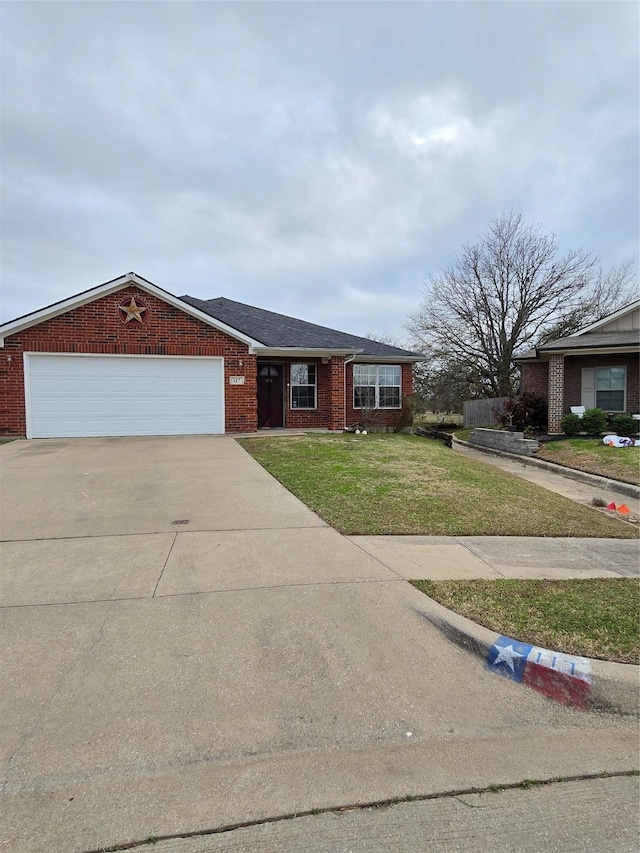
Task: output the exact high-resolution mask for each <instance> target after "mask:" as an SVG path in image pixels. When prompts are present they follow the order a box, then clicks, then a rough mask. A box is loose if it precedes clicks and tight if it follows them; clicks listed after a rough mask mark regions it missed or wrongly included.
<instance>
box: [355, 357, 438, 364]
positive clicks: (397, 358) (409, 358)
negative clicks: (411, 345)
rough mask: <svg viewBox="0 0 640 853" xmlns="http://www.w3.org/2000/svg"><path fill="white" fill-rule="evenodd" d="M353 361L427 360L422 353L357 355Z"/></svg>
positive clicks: (377, 362) (409, 361)
mask: <svg viewBox="0 0 640 853" xmlns="http://www.w3.org/2000/svg"><path fill="white" fill-rule="evenodd" d="M354 361H355V362H359V363H363V364H385V363H389V364H400V363H407V364H416V363H417V362H419V361H427V357H426V356H424V355H357V356H356V358H355V359H354Z"/></svg>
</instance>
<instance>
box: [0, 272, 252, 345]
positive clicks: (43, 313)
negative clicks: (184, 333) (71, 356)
mask: <svg viewBox="0 0 640 853" xmlns="http://www.w3.org/2000/svg"><path fill="white" fill-rule="evenodd" d="M131 284H135V285H136V287H139V288H140V289H141V290H144V291H145V292H146V293H149V294H152V295H153V296H157V297H158V298H159V299H162V300H163V301H164V302H168V303H169V304H170V305H173V306H174V307H175V308H178V309H179V310H180V311H185V312H186V313H187V314H190V315H191V316H192V317H195V318H196V319H197V320H200V321H202V322H203V323H206V324H207V325H208V326H213V327H214V328H216V329H219V330H220V331H221V332H224V333H225V334H227V335H231V337H233V338H236V339H237V340H240V341H242V342H243V343H245V344H248V346H249V347H250V348H251V347H253V346H256V345H258V346H259V342H258V341H255V340H253V339H252V338H250V337H249V336H248V335H245V334H244V332H240V331H238V329H233V328H232V327H231V326H227V325H226V324H225V323H223V322H222V321H220V320H216V319H215V318H214V317H212V316H211V315H210V314H205V313H203V312H202V311H199V310H198V308H197V307H195V306H193V305H185V304H184V303H183V302H182V300H181V299H178V297H177V296H174V295H173V293H169V291H168V290H163V289H162V288H161V287H158V285H157V284H153V283H152V282H150V281H147V279H146V278H143V277H142V276H141V275H138V274H137V273H134V272H130V273H127V274H126V275H121V276H119V277H118V278H112V279H111V280H110V281H105V282H103V284H99V285H97V286H96V287H91V288H89V289H88V290H83V291H82V292H81V293H76V294H75V296H70V297H69V298H68V299H61V300H60V301H59V302H53V303H52V304H51V305H47V306H46V307H45V308H41V309H40V310H38V311H31V313H29V314H23V315H22V316H21V317H16V319H15V320H10V321H9V322H8V323H3V324H2V325H0V347H2V346H4V339H5V338H6V337H8V336H9V335H15V334H17V333H18V332H22V331H24V330H25V329H28V328H30V327H31V326H37V325H38V324H39V323H44V322H45V320H51V319H52V318H53V317H58V316H59V315H60V314H66V312H67V311H73V310H74V309H75V308H80V307H81V306H82V305H87V304H88V303H89V302H93V301H94V300H96V299H100V298H101V297H103V296H108V295H109V294H110V293H115V292H116V291H118V290H123V289H124V288H125V287H129V285H131Z"/></svg>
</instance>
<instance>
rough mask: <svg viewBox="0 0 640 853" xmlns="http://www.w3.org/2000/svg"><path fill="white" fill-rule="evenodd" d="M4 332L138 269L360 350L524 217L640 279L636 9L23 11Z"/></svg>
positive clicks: (69, 7) (431, 6)
mask: <svg viewBox="0 0 640 853" xmlns="http://www.w3.org/2000/svg"><path fill="white" fill-rule="evenodd" d="M1 14H2V69H1V72H2V74H1V83H2V92H1V95H2V149H1V150H2V163H1V165H2V229H1V240H2V245H1V249H2V319H3V320H9V319H12V318H13V317H16V316H18V315H20V314H23V313H26V312H28V311H32V310H36V309H38V308H41V307H43V306H44V305H46V304H48V303H50V302H53V301H56V300H58V299H63V298H66V297H68V296H70V295H72V294H74V293H76V292H78V291H81V290H85V289H87V288H89V287H93V286H94V285H97V284H100V283H101V282H103V281H106V280H108V279H111V278H115V277H117V276H119V275H121V274H123V273H126V272H128V271H130V270H134V271H135V272H138V273H139V274H140V275H142V276H144V277H145V278H148V279H150V280H151V281H153V282H154V283H156V284H158V285H159V286H161V287H164V288H165V289H167V290H170V291H171V292H173V293H175V294H177V295H182V294H184V293H189V294H191V295H192V296H198V297H200V298H211V297H216V296H227V297H229V298H231V299H237V300H240V301H242V302H248V303H250V304H253V305H258V306H260V307H262V308H268V309H270V310H273V311H279V312H282V313H285V314H291V315H293V316H296V317H300V318H302V319H306V320H311V321H313V322H317V323H320V324H323V325H328V326H331V327H333V328H338V329H343V330H346V331H351V332H354V333H358V334H364V333H367V332H373V333H376V334H383V333H389V334H392V335H396V336H400V337H402V336H405V335H406V333H405V332H404V329H403V324H404V322H405V319H406V314H407V312H409V311H411V310H413V309H415V308H416V306H417V305H418V302H419V300H420V297H421V288H422V283H423V282H424V281H425V279H427V278H428V276H429V275H431V274H434V273H437V272H438V271H439V270H440V269H442V267H444V266H445V265H446V264H448V263H449V262H451V261H452V260H453V259H454V257H455V254H456V252H457V251H458V250H459V248H460V247H461V245H462V244H463V243H465V242H472V241H475V240H476V239H477V238H478V237H479V236H480V235H481V234H482V233H483V232H484V230H485V228H486V226H487V224H488V222H489V221H490V220H491V219H493V218H495V217H496V216H498V215H499V214H500V213H501V212H503V211H504V210H506V209H515V210H521V211H522V212H523V213H524V214H525V216H526V217H527V218H529V219H530V220H532V221H534V222H539V223H541V224H542V226H543V227H544V229H545V230H547V231H553V232H555V233H556V235H557V236H558V239H559V242H560V244H561V246H562V247H563V248H578V247H580V246H583V247H585V248H587V249H589V250H591V251H593V252H594V253H595V254H597V255H598V256H600V258H601V259H602V261H603V263H604V264H605V265H607V266H608V265H612V264H616V263H619V262H622V261H625V260H628V259H633V260H634V261H636V262H637V259H638V232H639V221H638V219H639V216H638V208H639V203H638V186H639V175H638V96H639V92H638V30H639V27H638V5H637V4H636V3H635V2H602V3H601V2H533V0H532V2H423V3H403V2H390V3H366V2H354V3H330V2H321V3H270V2H261V3H251V2H234V3H216V2H195V3H192V2H178V3H173V2H124V3H122V2H108V3H105V2H64V3H57V2H50V0H48V2H44V3H40V2H17V3H16V2H6V0H5V2H3V3H2V6H1Z"/></svg>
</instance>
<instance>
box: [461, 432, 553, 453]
mask: <svg viewBox="0 0 640 853" xmlns="http://www.w3.org/2000/svg"><path fill="white" fill-rule="evenodd" d="M469 444H475V445H477V446H478V447H487V448H490V449H491V450H502V451H503V452H504V453H517V454H518V455H520V456H532V455H533V454H534V453H535V452H536V450H537V449H538V447H539V444H538V442H537V441H535V440H534V439H530V438H525V437H524V433H523V432H506V431H503V430H498V429H474V430H473V431H472V432H471V434H470V436H469Z"/></svg>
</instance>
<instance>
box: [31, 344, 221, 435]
mask: <svg viewBox="0 0 640 853" xmlns="http://www.w3.org/2000/svg"><path fill="white" fill-rule="evenodd" d="M223 376H224V368H223V359H221V358H181V357H176V356H167V357H160V356H78V355H40V354H37V355H36V354H29V355H26V356H25V391H26V407H27V436H28V437H29V438H66V437H72V436H101V435H185V434H204V433H222V432H224V393H223V390H224V381H223Z"/></svg>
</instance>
